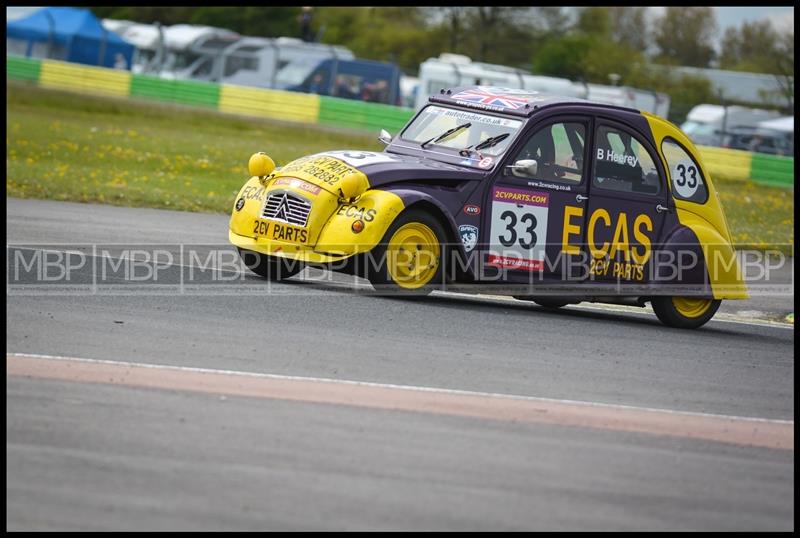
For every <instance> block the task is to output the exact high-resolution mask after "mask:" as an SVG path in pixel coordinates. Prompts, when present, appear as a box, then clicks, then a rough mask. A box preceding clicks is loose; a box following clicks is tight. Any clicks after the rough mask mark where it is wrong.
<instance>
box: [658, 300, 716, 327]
mask: <svg viewBox="0 0 800 538" xmlns="http://www.w3.org/2000/svg"><path fill="white" fill-rule="evenodd" d="M650 304H651V305H652V306H653V311H654V312H655V313H656V316H657V317H658V319H659V320H661V323H663V324H664V325H667V326H668V327H676V328H679V329H696V328H698V327H701V326H703V325H705V324H706V323H708V321H709V320H710V319H711V318H713V317H714V314H716V313H717V310H718V309H719V305H720V304H722V301H720V300H718V299H700V298H695V297H653V298H652V299H651V301H650Z"/></svg>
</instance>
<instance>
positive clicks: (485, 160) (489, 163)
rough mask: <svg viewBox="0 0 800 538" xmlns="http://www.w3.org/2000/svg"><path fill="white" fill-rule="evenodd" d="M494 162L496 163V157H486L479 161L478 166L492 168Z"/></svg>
mask: <svg viewBox="0 0 800 538" xmlns="http://www.w3.org/2000/svg"><path fill="white" fill-rule="evenodd" d="M493 163H494V159H492V158H491V157H484V158H483V159H481V160H480V162H479V163H478V168H484V169H485V168H491V167H492V164H493Z"/></svg>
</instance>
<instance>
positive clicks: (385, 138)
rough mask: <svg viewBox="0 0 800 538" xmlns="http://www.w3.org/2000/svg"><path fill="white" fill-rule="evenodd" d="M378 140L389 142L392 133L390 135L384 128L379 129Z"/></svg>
mask: <svg viewBox="0 0 800 538" xmlns="http://www.w3.org/2000/svg"><path fill="white" fill-rule="evenodd" d="M378 140H380V141H381V142H383V143H384V144H387V145H388V144H389V143H390V142H391V141H392V135H390V134H389V133H388V132H387V131H386V129H381V134H380V135H378Z"/></svg>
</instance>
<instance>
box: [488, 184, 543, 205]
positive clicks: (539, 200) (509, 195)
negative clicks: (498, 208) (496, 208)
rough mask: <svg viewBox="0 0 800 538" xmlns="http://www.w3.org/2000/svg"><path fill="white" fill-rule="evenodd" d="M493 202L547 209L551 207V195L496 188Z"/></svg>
mask: <svg viewBox="0 0 800 538" xmlns="http://www.w3.org/2000/svg"><path fill="white" fill-rule="evenodd" d="M492 200H494V201H498V202H514V203H519V204H528V205H538V206H544V207H547V206H548V205H550V193H549V192H536V191H527V190H522V189H511V188H507V187H495V188H494V191H493V192H492Z"/></svg>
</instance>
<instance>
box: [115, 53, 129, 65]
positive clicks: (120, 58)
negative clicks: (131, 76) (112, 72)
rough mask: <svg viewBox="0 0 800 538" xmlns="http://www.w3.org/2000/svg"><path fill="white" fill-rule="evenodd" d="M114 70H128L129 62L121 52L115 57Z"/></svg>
mask: <svg viewBox="0 0 800 538" xmlns="http://www.w3.org/2000/svg"><path fill="white" fill-rule="evenodd" d="M114 69H128V61H127V60H125V56H123V55H122V53H120V52H118V53H117V55H116V56H114Z"/></svg>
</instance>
